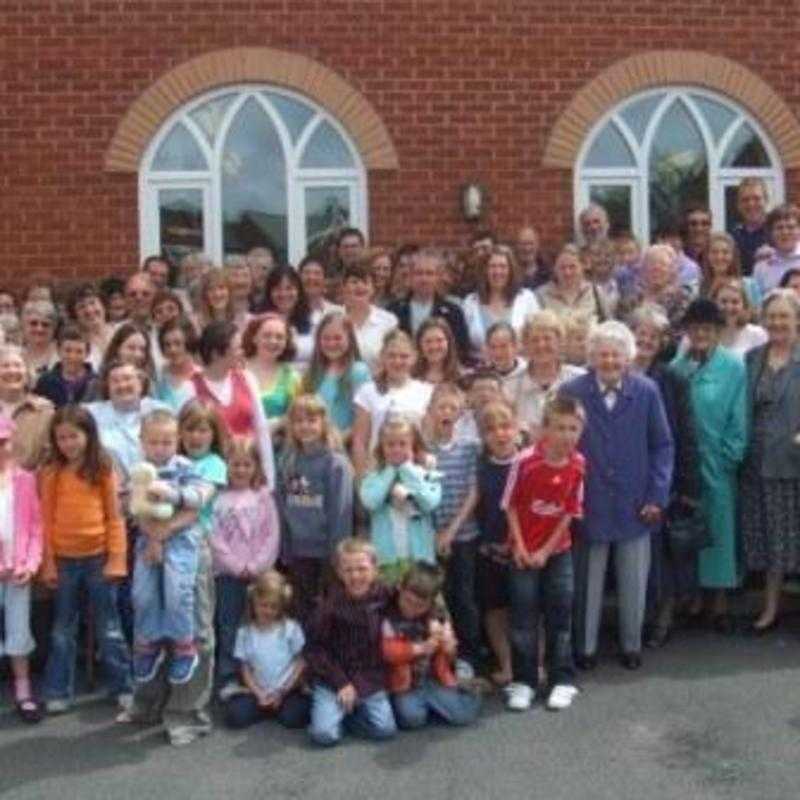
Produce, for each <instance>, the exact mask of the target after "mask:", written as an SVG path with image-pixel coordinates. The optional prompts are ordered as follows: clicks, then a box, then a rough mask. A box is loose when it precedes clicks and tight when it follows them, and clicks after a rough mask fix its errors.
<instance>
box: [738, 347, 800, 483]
mask: <svg viewBox="0 0 800 800" xmlns="http://www.w3.org/2000/svg"><path fill="white" fill-rule="evenodd" d="M768 351H769V345H768V344H764V345H761V346H760V347H756V348H754V349H753V350H751V351H750V352H749V353H748V354H747V356H746V359H745V360H746V364H747V401H748V405H747V411H748V418H749V419H750V421H751V423H752V419H753V409H754V407H755V398H756V387H757V386H758V381H759V379H760V377H761V374H762V372H763V371H764V370H765V369H766V368H767V354H768ZM798 434H800V344H796V345H795V347H794V350H793V351H792V355H791V356H790V358H789V363H788V365H787V368H786V370H785V371H784V373H783V375H782V376H781V379H780V384H779V386H778V401H777V408H776V410H775V414H774V417H773V419H772V422H771V424H770V426H769V427H768V429H767V431H766V437H765V440H764V446H763V448H762V451H761V463H760V464H754V463H752V460H751V459H752V458H753V457H754V454H753V453H752V450H751V451H750V452H749V453H748V454H747V456H746V462H749V463H747V466H749V467H755V468H756V469H757V470H758V473H759V474H760V475H761V477H762V478H767V479H784V480H800V444H798V443H797V442H795V437H796V436H798ZM750 435H751V441H752V426H751V434H750Z"/></svg>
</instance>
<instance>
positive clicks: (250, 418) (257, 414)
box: [192, 322, 275, 489]
mask: <svg viewBox="0 0 800 800" xmlns="http://www.w3.org/2000/svg"><path fill="white" fill-rule="evenodd" d="M239 341H240V336H239V333H238V331H237V329H236V325H234V324H233V323H232V322H212V323H211V324H210V325H207V326H206V328H205V330H203V333H202V334H201V335H200V342H199V344H198V350H199V352H200V360H201V361H202V363H203V369H202V371H200V372H196V373H195V374H194V375H193V376H192V383H193V384H194V390H195V395H196V396H197V399H198V400H201V401H202V402H204V403H209V404H210V405H212V406H213V407H214V408H216V409H217V411H218V412H219V415H220V418H221V419H222V421H223V422H224V423H225V427H226V429H227V432H228V434H230V435H233V436H249V437H251V438H252V439H253V440H254V441H255V442H256V444H257V446H258V452H259V455H260V456H261V464H262V466H263V468H264V475H265V476H266V478H267V482H268V485H269V487H270V488H271V489H274V488H275V463H274V459H273V454H272V440H271V438H270V433H269V425H268V424H267V418H266V417H265V416H264V409H263V407H262V405H261V401H260V399H259V391H258V387H257V386H256V383H255V380H254V379H253V376H252V375H250V373H248V372H246V371H245V370H242V369H241V368H240V367H239V364H240V361H241V346H240V343H239Z"/></svg>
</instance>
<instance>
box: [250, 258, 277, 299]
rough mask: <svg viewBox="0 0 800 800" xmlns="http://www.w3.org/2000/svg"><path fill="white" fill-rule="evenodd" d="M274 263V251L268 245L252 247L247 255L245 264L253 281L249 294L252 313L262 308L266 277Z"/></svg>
mask: <svg viewBox="0 0 800 800" xmlns="http://www.w3.org/2000/svg"><path fill="white" fill-rule="evenodd" d="M276 262H277V258H276V257H275V251H274V250H273V249H272V247H270V246H269V245H267V246H264V247H254V248H253V249H252V250H250V252H248V254H247V264H248V266H249V267H250V274H251V276H252V279H253V289H252V291H251V293H250V310H251V311H253V312H256V313H257V312H259V311H260V310H261V309H262V308H263V307H264V302H265V300H266V297H265V295H264V290H265V288H266V285H267V276H268V275H269V273H270V270H271V269H272V268H273V267H274V266H275V264H276Z"/></svg>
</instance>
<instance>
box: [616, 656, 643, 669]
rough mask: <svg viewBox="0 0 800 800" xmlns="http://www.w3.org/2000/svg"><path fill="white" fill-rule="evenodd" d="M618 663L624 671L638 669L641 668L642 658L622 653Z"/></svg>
mask: <svg viewBox="0 0 800 800" xmlns="http://www.w3.org/2000/svg"><path fill="white" fill-rule="evenodd" d="M619 663H620V664H622V666H623V667H625V669H631V670H633V669H639V667H641V666H642V657H641V655H640V654H639V653H623V654H622V655H621V656H620V657H619Z"/></svg>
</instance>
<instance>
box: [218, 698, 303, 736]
mask: <svg viewBox="0 0 800 800" xmlns="http://www.w3.org/2000/svg"><path fill="white" fill-rule="evenodd" d="M310 708H311V698H310V697H309V696H308V695H307V694H302V693H301V692H298V691H296V690H295V691H291V692H289V694H287V695H286V697H284V698H283V702H282V703H281V707H280V708H279V709H278V710H277V711H276V712H274V717H275V719H277V720H278V722H280V724H281V725H283V727H284V728H305V727H306V725H308V714H309V710H310ZM270 716H273V713H272V712H267V711H264V709H263V708H260V707H259V705H258V703H257V702H256V697H255V695H253V694H239V695H236V696H235V697H232V698H231V699H230V700H228V702H227V703H226V704H225V724H226V725H227V726H228V727H229V728H249V727H250V726H251V725H255V724H256V723H257V722H263V721H264V720H266V719H269V718H270Z"/></svg>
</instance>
